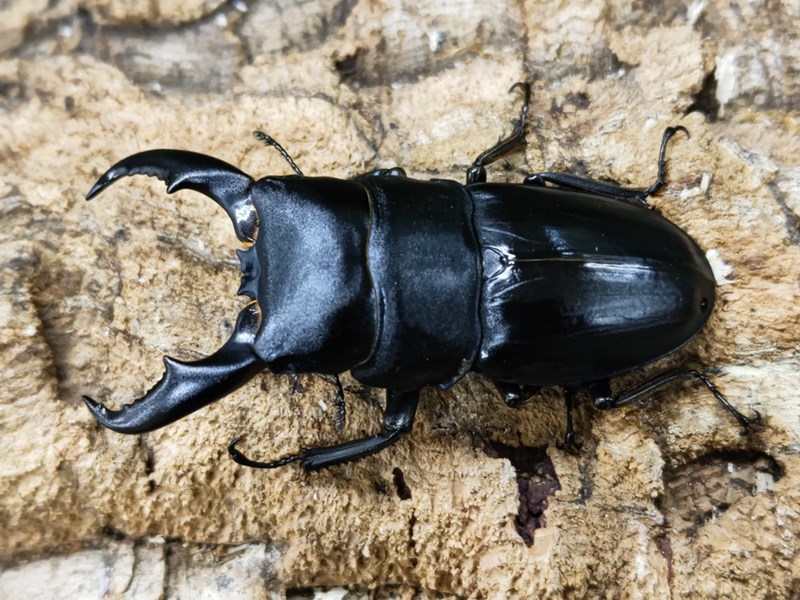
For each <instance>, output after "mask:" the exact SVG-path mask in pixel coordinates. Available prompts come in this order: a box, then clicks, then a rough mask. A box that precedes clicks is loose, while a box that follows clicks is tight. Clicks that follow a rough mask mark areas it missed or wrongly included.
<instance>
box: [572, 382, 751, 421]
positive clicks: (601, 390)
mask: <svg viewBox="0 0 800 600" xmlns="http://www.w3.org/2000/svg"><path fill="white" fill-rule="evenodd" d="M692 378H694V379H699V380H700V381H701V382H702V383H703V384H704V385H705V386H706V387H707V388H708V389H709V391H710V392H711V393H712V394H714V397H715V398H716V399H717V400H718V401H719V402H720V403H721V404H722V406H724V407H725V410H727V411H728V412H729V413H731V414H732V415H733V416H734V417H735V418H736V420H737V421H739V423H741V425H742V426H743V427H744V428H745V429H747V428H748V427H750V426H751V425H755V424H756V423H758V422H759V421H761V414H760V413H759V412H758V411H755V416H754V417H746V416H745V415H743V414H742V413H741V412H739V410H737V408H736V407H735V406H733V404H731V403H730V402H729V401H728V399H727V398H726V397H725V396H724V395H723V394H722V392H720V391H719V389H717V386H716V385H714V383H713V382H712V381H711V380H710V379H709V378H708V376H707V375H706V374H705V373H703V372H702V371H697V370H695V369H685V368H683V369H672V370H670V371H665V372H663V373H659V374H658V375H654V376H653V377H651V378H649V379H646V380H645V381H643V382H642V383H640V384H638V385H636V386H634V387H632V388H630V389H629V390H625V391H624V392H621V393H619V394H617V395H614V394H612V393H611V384H610V382H609V380H607V379H606V380H602V381H595V382H593V383H590V384H588V385H587V386H586V389H587V390H588V392H589V395H590V396H591V397H592V402H593V403H594V405H595V407H597V408H599V409H601V410H606V409H609V408H619V407H620V406H625V405H626V404H630V403H631V402H634V401H636V400H639V399H642V398H646V397H648V396H650V395H651V394H653V393H654V392H656V391H658V390H659V389H661V388H663V387H665V386H667V385H669V384H670V383H672V382H673V381H678V380H681V379H692Z"/></svg>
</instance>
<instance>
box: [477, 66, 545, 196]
mask: <svg viewBox="0 0 800 600" xmlns="http://www.w3.org/2000/svg"><path fill="white" fill-rule="evenodd" d="M516 88H520V89H521V90H522V92H523V93H524V94H525V99H524V100H523V103H522V109H521V110H520V114H519V119H518V120H517V121H516V122H515V123H514V131H512V132H511V135H509V136H508V137H507V138H503V139H501V140H500V141H499V142H497V143H496V144H495V145H494V146H492V147H491V148H489V149H488V150H486V151H484V152H482V153H481V154H480V155H479V156H478V158H476V159H475V160H474V161H473V163H472V165H470V167H469V169H467V183H468V184H470V183H483V182H485V181H486V165H490V164H492V163H493V162H496V161H498V160H500V159H501V158H503V157H504V156H506V155H507V154H511V153H512V152H514V151H516V150H517V149H519V148H520V147H522V146H524V145H525V144H526V143H527V142H526V141H525V125H526V124H527V122H528V109H529V108H530V106H531V85H530V84H529V83H527V82H523V81H518V82H517V83H515V84H514V85H512V86H511V89H510V90H508V91H509V92H511V91H513V90H515V89H516Z"/></svg>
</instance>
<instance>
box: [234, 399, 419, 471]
mask: <svg viewBox="0 0 800 600" xmlns="http://www.w3.org/2000/svg"><path fill="white" fill-rule="evenodd" d="M418 403H419V390H410V391H406V392H398V391H395V390H386V411H385V412H384V414H383V423H384V431H382V432H381V433H379V434H377V435H373V436H371V437H366V438H362V439H358V440H352V441H350V442H344V443H342V444H336V445H333V446H320V447H316V448H303V449H301V450H300V452H298V453H296V454H290V455H289V456H285V457H283V458H279V459H277V460H273V461H269V462H260V461H255V460H252V459H250V458H247V457H246V456H245V455H244V454H242V453H241V452H240V451H239V450H238V449H237V448H236V444H237V442H238V441H239V438H236V439H235V440H233V441H232V442H231V443H230V445H229V446H228V452H229V453H230V455H231V458H233V460H235V461H236V462H237V463H239V464H240V465H244V466H246V467H253V468H256V469H274V468H276V467H281V466H283V465H286V464H289V463H292V462H297V461H299V462H300V465H301V466H302V467H303V469H304V470H305V471H307V472H308V471H318V470H320V469H325V468H327V467H332V466H334V465H340V464H343V463H347V462H351V461H354V460H358V459H360V458H364V457H365V456H370V455H371V454H375V453H377V452H379V451H381V450H383V449H384V448H388V447H389V446H392V445H393V444H395V443H396V442H397V440H399V439H400V438H401V437H402V436H403V434H405V433H408V432H410V431H411V428H412V426H413V424H414V415H415V414H416V412H417V405H418Z"/></svg>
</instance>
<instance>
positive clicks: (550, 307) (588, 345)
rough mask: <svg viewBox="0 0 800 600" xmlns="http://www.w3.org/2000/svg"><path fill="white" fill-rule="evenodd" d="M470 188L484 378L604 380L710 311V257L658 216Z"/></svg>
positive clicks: (578, 198) (607, 203)
mask: <svg viewBox="0 0 800 600" xmlns="http://www.w3.org/2000/svg"><path fill="white" fill-rule="evenodd" d="M469 189H470V190H471V191H472V193H473V196H474V198H475V224H476V232H477V236H478V239H479V241H480V244H481V247H482V255H483V267H484V275H483V289H482V302H481V326H482V329H483V340H482V343H481V349H480V355H479V357H478V360H477V363H476V367H475V368H476V370H479V371H481V372H483V373H485V374H486V375H487V376H489V377H491V378H493V379H497V380H500V381H511V382H518V383H526V384H537V385H548V384H566V383H575V384H578V383H582V382H588V381H593V380H597V379H603V378H607V377H609V376H611V375H614V374H616V373H621V372H624V371H628V370H630V369H632V368H635V367H636V366H638V365H641V364H644V363H647V362H650V361H652V360H655V359H657V358H659V357H661V356H663V355H665V354H668V353H669V352H672V351H673V350H675V349H676V348H678V347H680V346H681V345H683V344H684V343H686V342H687V341H688V340H689V339H691V337H692V336H694V335H695V334H696V333H697V332H698V331H699V330H700V329H701V328H702V326H703V325H704V324H705V322H706V320H707V319H708V315H709V314H710V312H711V308H712V305H713V302H714V278H713V274H712V273H711V269H710V267H709V265H708V262H707V261H706V259H705V257H704V256H703V253H702V252H701V250H700V249H699V248H698V247H697V245H696V244H695V243H694V241H692V239H691V238H690V237H689V236H688V235H687V234H686V233H684V232H683V231H682V230H681V229H679V228H678V227H677V226H675V225H674V224H673V223H671V222H670V221H668V220H667V219H665V218H663V217H661V216H660V215H658V214H657V213H655V212H653V211H650V210H647V209H645V208H643V207H640V206H636V205H634V204H628V203H625V202H621V201H619V200H616V199H604V198H601V197H596V196H588V195H585V194H580V193H576V192H570V191H564V190H553V189H548V188H543V187H534V186H519V185H504V186H498V185H497V184H495V185H492V186H485V185H476V186H470V188H469Z"/></svg>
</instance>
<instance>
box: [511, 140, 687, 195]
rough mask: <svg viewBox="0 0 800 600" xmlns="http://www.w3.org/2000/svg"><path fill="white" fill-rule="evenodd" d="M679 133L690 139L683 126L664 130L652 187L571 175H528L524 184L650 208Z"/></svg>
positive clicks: (664, 175)
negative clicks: (622, 185)
mask: <svg viewBox="0 0 800 600" xmlns="http://www.w3.org/2000/svg"><path fill="white" fill-rule="evenodd" d="M679 131H682V132H683V133H685V134H686V137H689V130H688V129H686V127H684V126H682V125H677V126H676V127H667V128H666V129H665V130H664V135H663V136H662V137H661V148H660V150H659V153H658V176H657V177H656V180H655V181H654V182H653V184H652V185H651V186H650V187H647V188H625V187H620V186H618V185H613V184H610V183H602V182H600V181H593V180H591V179H585V178H583V177H578V176H577V175H571V174H569V173H549V172H548V173H536V174H534V175H528V176H527V177H526V178H525V179H524V181H523V183H524V184H525V185H536V186H544V185H546V184H548V183H550V184H552V185H553V186H555V187H560V188H568V189H571V190H577V191H579V192H586V193H588V194H597V195H599V196H605V197H607V198H615V199H618V200H625V201H627V202H638V203H639V204H642V205H644V206H646V207H648V208H649V207H650V205H649V204H648V203H647V198H648V197H649V196H652V195H653V194H655V193H656V192H658V190H660V189H661V187H662V186H663V185H664V181H665V178H666V173H667V158H666V153H667V144H668V143H669V140H670V139H671V138H672V136H674V135H675V134H676V133H678V132H679Z"/></svg>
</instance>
